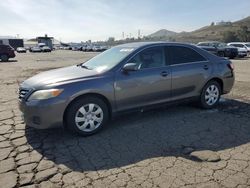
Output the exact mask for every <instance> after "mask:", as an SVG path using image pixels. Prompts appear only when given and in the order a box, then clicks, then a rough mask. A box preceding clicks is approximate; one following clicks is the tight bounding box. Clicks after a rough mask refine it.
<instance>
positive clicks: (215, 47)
mask: <svg viewBox="0 0 250 188" xmlns="http://www.w3.org/2000/svg"><path fill="white" fill-rule="evenodd" d="M197 46H199V47H200V48H203V49H204V50H207V51H209V52H211V53H213V54H216V55H218V56H220V57H228V58H230V59H234V58H235V57H237V56H238V50H237V48H235V47H232V46H227V44H225V43H221V42H217V41H207V42H199V43H198V44H197Z"/></svg>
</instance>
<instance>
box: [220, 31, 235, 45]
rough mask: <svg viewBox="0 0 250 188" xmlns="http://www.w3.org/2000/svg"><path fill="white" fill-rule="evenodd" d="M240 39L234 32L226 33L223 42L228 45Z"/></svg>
mask: <svg viewBox="0 0 250 188" xmlns="http://www.w3.org/2000/svg"><path fill="white" fill-rule="evenodd" d="M237 40H238V38H237V36H236V34H235V32H232V31H226V32H224V33H223V41H224V42H226V43H228V42H234V41H237Z"/></svg>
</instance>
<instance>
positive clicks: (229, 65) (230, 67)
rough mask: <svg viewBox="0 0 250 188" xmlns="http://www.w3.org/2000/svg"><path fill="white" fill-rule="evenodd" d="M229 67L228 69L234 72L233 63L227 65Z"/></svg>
mask: <svg viewBox="0 0 250 188" xmlns="http://www.w3.org/2000/svg"><path fill="white" fill-rule="evenodd" d="M227 66H228V68H229V69H230V70H232V71H233V70H234V65H233V63H229V64H227Z"/></svg>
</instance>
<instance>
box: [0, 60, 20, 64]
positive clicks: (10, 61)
mask: <svg viewBox="0 0 250 188" xmlns="http://www.w3.org/2000/svg"><path fill="white" fill-rule="evenodd" d="M14 62H17V60H16V59H11V60H9V61H0V63H14Z"/></svg>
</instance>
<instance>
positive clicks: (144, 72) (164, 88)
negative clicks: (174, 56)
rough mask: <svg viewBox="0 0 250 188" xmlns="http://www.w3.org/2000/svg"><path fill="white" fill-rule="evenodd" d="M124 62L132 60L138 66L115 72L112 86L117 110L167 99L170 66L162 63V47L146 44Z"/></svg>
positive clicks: (169, 83) (169, 84)
mask: <svg viewBox="0 0 250 188" xmlns="http://www.w3.org/2000/svg"><path fill="white" fill-rule="evenodd" d="M127 63H135V64H136V65H137V66H138V70H136V71H131V72H127V73H124V72H123V71H118V72H117V73H116V81H115V84H114V88H115V97H116V104H117V109H118V111H119V110H127V109H130V108H136V107H141V106H145V105H150V104H155V103H160V102H163V101H168V100H170V99H171V98H170V97H171V67H170V66H168V65H166V61H165V50H164V47H161V46H159V47H150V48H147V49H145V50H143V51H141V52H139V53H138V54H136V55H135V56H134V57H132V58H131V59H130V60H129V61H128V62H127Z"/></svg>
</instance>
